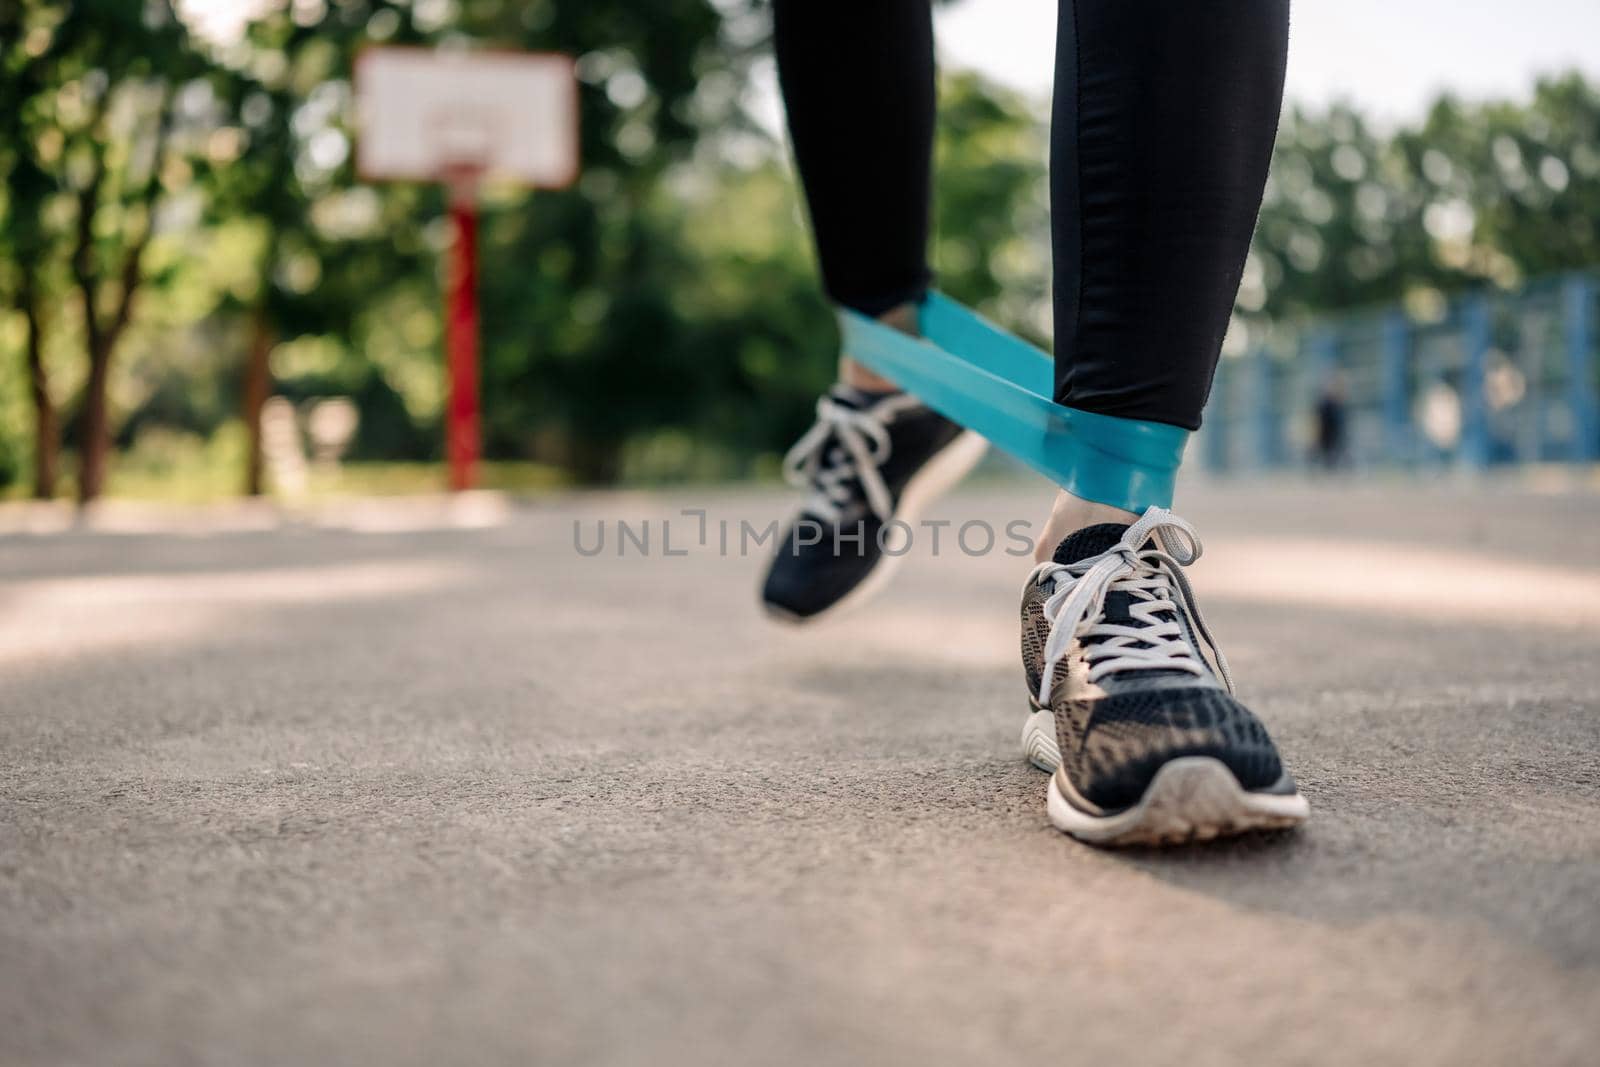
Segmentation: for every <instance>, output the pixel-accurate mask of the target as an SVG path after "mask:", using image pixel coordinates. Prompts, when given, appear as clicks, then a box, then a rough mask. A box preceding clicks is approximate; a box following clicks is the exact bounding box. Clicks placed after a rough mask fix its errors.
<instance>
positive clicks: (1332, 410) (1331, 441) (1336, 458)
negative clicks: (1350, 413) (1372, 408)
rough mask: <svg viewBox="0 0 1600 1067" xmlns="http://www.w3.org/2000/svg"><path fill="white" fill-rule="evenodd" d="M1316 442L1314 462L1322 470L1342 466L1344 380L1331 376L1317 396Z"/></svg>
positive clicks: (1343, 446)
mask: <svg viewBox="0 0 1600 1067" xmlns="http://www.w3.org/2000/svg"><path fill="white" fill-rule="evenodd" d="M1316 422H1317V441H1316V452H1315V456H1314V459H1315V462H1316V465H1317V466H1318V467H1321V468H1322V469H1323V470H1327V471H1331V470H1338V469H1339V468H1340V467H1342V466H1344V458H1345V456H1344V450H1345V443H1344V433H1345V402H1344V379H1343V378H1342V377H1340V376H1339V375H1338V374H1331V375H1329V376H1328V380H1327V381H1326V382H1324V383H1323V386H1322V390H1321V392H1319V393H1318V394H1317V407H1316Z"/></svg>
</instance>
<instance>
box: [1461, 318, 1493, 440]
mask: <svg viewBox="0 0 1600 1067" xmlns="http://www.w3.org/2000/svg"><path fill="white" fill-rule="evenodd" d="M1492 323H1493V317H1492V315H1491V308H1490V305H1489V298H1488V297H1487V296H1485V295H1482V294H1479V295H1477V296H1474V297H1472V298H1471V299H1470V300H1469V301H1468V302H1467V305H1466V307H1465V309H1464V310H1463V318H1462V337H1461V342H1462V347H1463V349H1464V353H1463V354H1464V357H1465V358H1464V360H1463V362H1462V365H1461V389H1460V400H1461V459H1462V461H1463V462H1465V463H1466V464H1467V465H1468V466H1470V467H1479V468H1482V467H1487V466H1488V465H1489V451H1490V440H1489V402H1488V397H1487V395H1486V394H1485V391H1484V384H1485V378H1486V374H1487V371H1488V364H1489V347H1490V345H1491V344H1492V341H1493V335H1492V330H1491V326H1492Z"/></svg>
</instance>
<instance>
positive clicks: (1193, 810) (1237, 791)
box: [1046, 756, 1311, 845]
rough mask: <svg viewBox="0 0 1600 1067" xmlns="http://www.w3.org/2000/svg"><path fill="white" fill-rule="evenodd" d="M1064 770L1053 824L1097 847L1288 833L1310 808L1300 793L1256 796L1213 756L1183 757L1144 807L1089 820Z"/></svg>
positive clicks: (1054, 782)
mask: <svg viewBox="0 0 1600 1067" xmlns="http://www.w3.org/2000/svg"><path fill="white" fill-rule="evenodd" d="M1063 788H1067V789H1070V788H1071V785H1070V784H1067V785H1065V786H1063V783H1062V775H1061V773H1060V771H1057V772H1056V773H1055V774H1052V775H1051V776H1050V791H1049V794H1048V798H1047V800H1046V810H1047V811H1048V812H1049V815H1050V824H1051V825H1052V826H1054V827H1055V828H1056V829H1057V830H1060V831H1062V832H1064V833H1068V834H1071V835H1072V836H1073V837H1076V838H1077V839H1078V840H1080V841H1087V842H1089V843H1090V844H1094V845H1180V844H1186V843H1188V842H1191V841H1210V840H1212V839H1213V838H1217V837H1225V836H1227V835H1230V834H1242V833H1246V832H1247V831H1250V830H1286V829H1288V828H1289V827H1291V826H1297V825H1299V824H1300V823H1302V822H1304V821H1305V819H1306V816H1307V815H1309V814H1311V806H1310V805H1309V804H1307V803H1306V798H1305V797H1303V796H1301V795H1300V794H1299V793H1291V794H1287V795H1281V794H1276V793H1252V792H1249V791H1248V790H1246V789H1244V788H1243V787H1241V786H1240V785H1239V780H1238V779H1237V778H1235V777H1234V776H1233V772H1232V771H1230V770H1228V768H1227V767H1226V766H1225V765H1223V763H1222V762H1221V761H1220V760H1215V759H1212V758H1211V757H1210V756H1184V757H1182V758H1180V759H1175V760H1173V761H1172V762H1171V763H1168V764H1167V765H1166V766H1164V767H1162V768H1161V769H1160V770H1159V771H1157V772H1156V776H1155V778H1153V779H1151V781H1150V785H1149V786H1147V787H1146V788H1145V791H1144V796H1142V797H1140V798H1139V803H1137V804H1135V805H1134V806H1133V807H1131V808H1129V809H1127V810H1126V811H1119V812H1117V813H1115V814H1113V815H1090V814H1088V813H1087V812H1084V811H1081V810H1079V809H1078V808H1076V807H1074V806H1073V805H1072V804H1070V803H1069V802H1068V801H1067V798H1066V797H1065V796H1064V795H1063V794H1062V789H1063Z"/></svg>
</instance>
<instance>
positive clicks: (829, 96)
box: [773, 0, 935, 390]
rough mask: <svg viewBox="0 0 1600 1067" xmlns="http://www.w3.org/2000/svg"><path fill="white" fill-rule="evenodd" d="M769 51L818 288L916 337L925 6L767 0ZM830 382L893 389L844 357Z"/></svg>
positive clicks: (926, 155) (928, 100) (927, 143)
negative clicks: (806, 212)
mask: <svg viewBox="0 0 1600 1067" xmlns="http://www.w3.org/2000/svg"><path fill="white" fill-rule="evenodd" d="M773 8H774V11H773V35H774V48H775V51H776V52H777V57H778V78H779V81H780V82H781V84H782V87H783V102H784V106H785V108H786V110H787V112H788V117H789V136H790V140H791V141H792V142H793V144H794V154H795V162H796V165H797V166H798V168H799V170H800V180H801V183H802V185H803V186H804V187H805V194H806V203H807V206H808V207H809V208H810V212H811V230H812V234H813V236H814V238H815V241H816V246H817V259H818V262H819V263H820V265H821V268H822V284H823V288H824V289H825V290H826V291H827V293H828V296H829V297H830V298H831V299H832V300H833V301H834V302H835V303H838V304H842V305H843V306H845V307H848V308H853V309H854V310H856V311H859V312H861V313H862V314H864V315H871V316H874V317H876V318H880V319H883V320H884V321H886V322H888V323H890V324H891V325H893V326H896V327H898V328H900V329H902V330H905V331H906V332H908V333H915V332H916V307H915V305H916V304H917V302H918V301H920V300H921V299H922V296H923V294H924V293H925V292H926V291H927V288H928V281H929V278H930V277H931V275H930V272H929V270H928V260H927V245H928V201H929V195H930V185H931V180H932V178H931V171H932V166H933V122H934V106H935V93H934V66H933V15H932V8H931V6H930V4H929V3H928V0H873V2H871V3H853V2H850V0H776V3H775V4H774V5H773ZM840 375H841V377H842V378H843V379H844V380H845V381H846V382H847V383H849V384H852V385H856V386H859V387H862V388H866V389H875V390H884V389H892V388H893V387H894V386H893V383H891V382H889V381H888V380H886V379H884V378H880V377H878V376H877V375H875V374H873V373H872V372H870V371H868V370H867V369H866V368H865V367H862V366H860V365H859V364H856V363H854V362H853V361H851V360H849V359H844V360H842V361H841V368H840Z"/></svg>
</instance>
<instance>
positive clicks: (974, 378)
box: [839, 295, 1189, 511]
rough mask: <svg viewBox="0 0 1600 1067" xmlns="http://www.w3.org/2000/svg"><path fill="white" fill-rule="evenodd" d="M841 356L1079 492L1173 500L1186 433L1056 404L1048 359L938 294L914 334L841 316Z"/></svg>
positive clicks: (1130, 506)
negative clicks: (918, 333) (917, 333)
mask: <svg viewBox="0 0 1600 1067" xmlns="http://www.w3.org/2000/svg"><path fill="white" fill-rule="evenodd" d="M839 324H840V328H841V330H842V331H843V333H844V343H845V350H846V351H847V352H849V354H850V357H851V358H852V359H856V360H859V361H860V362H862V363H864V364H866V365H867V366H868V367H870V368H872V369H873V370H874V371H876V372H877V373H879V374H881V375H883V376H884V377H886V378H888V379H890V380H891V381H893V382H895V383H896V384H897V385H899V386H900V387H901V388H902V389H905V390H906V391H907V392H910V393H913V394H915V395H916V396H917V397H919V398H920V399H921V400H922V402H923V403H925V404H927V405H928V406H929V407H931V408H933V409H934V410H935V411H938V412H939V413H940V414H942V415H944V416H945V417H946V418H948V419H951V420H953V421H955V422H958V423H960V424H961V425H963V426H965V427H967V428H968V429H970V430H974V431H976V432H978V433H980V434H982V435H983V436H984V437H986V438H988V439H989V441H990V442H991V443H992V444H994V445H995V447H997V448H1001V449H1004V450H1005V451H1007V452H1009V453H1011V454H1012V455H1013V456H1016V457H1017V458H1018V459H1020V460H1022V461H1023V462H1024V463H1026V464H1028V465H1029V466H1030V467H1032V468H1034V469H1035V470H1037V471H1038V472H1039V473H1040V474H1043V475H1044V476H1045V477H1046V478H1049V479H1050V480H1052V481H1054V482H1055V483H1056V484H1058V485H1060V486H1061V487H1062V488H1064V489H1066V490H1067V491H1068V492H1070V493H1072V494H1073V495H1075V496H1079V497H1082V498H1084V499H1086V500H1093V501H1096V502H1098V503H1102V504H1109V505H1111V506H1113V507H1120V508H1126V509H1127V510H1129V511H1143V510H1144V509H1145V508H1147V507H1150V506H1152V505H1159V506H1162V507H1167V506H1170V505H1171V503H1172V495H1173V490H1174V488H1175V483H1176V481H1177V473H1178V466H1179V464H1180V463H1181V462H1182V461H1183V449H1184V445H1185V444H1186V443H1187V442H1188V439H1189V432H1188V431H1187V430H1184V429H1182V428H1181V427H1177V426H1169V425H1166V424H1165V423H1159V422H1143V421H1140V420H1137V419H1119V418H1114V417H1112V416H1109V415H1100V414H1097V413H1094V412H1089V411H1080V410H1078V409H1076V408H1069V407H1064V406H1062V405H1060V404H1057V403H1054V402H1053V401H1052V400H1051V396H1052V394H1053V391H1054V371H1053V364H1052V362H1051V360H1050V357H1049V356H1047V355H1045V354H1044V353H1043V352H1041V351H1039V350H1038V349H1036V348H1034V347H1033V346H1031V345H1028V344H1027V343H1025V342H1023V341H1021V340H1019V339H1018V338H1015V337H1013V336H1011V335H1010V334H1007V333H1006V332H1005V331H1003V330H1001V329H999V328H998V327H996V326H994V325H993V324H992V323H989V322H987V321H985V320H984V319H982V318H980V317H979V316H977V315H975V314H973V313H972V312H970V311H968V310H966V309H965V308H963V307H961V306H960V305H959V304H956V303H955V302H954V301H952V300H949V299H948V298H945V297H941V296H937V295H934V296H930V297H929V299H928V300H927V302H926V303H925V304H924V305H923V307H922V309H921V315H920V318H919V325H920V328H921V329H922V332H923V336H922V337H920V338H917V337H909V336H907V335H906V334H903V333H901V332H900V331H898V330H895V329H892V328H890V327H888V326H885V325H883V324H882V323H880V322H877V321H875V320H873V319H870V318H867V317H866V316H863V315H858V314H856V313H855V312H853V311H849V310H841V311H840V312H839Z"/></svg>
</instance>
